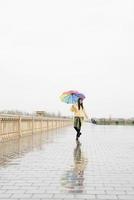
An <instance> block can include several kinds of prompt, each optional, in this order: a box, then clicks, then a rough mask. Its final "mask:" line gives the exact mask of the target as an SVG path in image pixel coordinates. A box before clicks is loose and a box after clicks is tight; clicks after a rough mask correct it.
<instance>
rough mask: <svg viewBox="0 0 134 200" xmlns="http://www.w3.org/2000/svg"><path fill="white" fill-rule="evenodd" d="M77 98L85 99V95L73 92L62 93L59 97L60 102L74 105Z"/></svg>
mask: <svg viewBox="0 0 134 200" xmlns="http://www.w3.org/2000/svg"><path fill="white" fill-rule="evenodd" d="M79 98H81V99H85V95H84V94H82V93H80V92H78V91H75V90H69V91H66V92H63V93H62V95H61V96H60V99H61V101H62V102H65V103H67V104H75V103H76V102H77V101H78V99H79Z"/></svg>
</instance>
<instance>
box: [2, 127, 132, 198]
mask: <svg viewBox="0 0 134 200" xmlns="http://www.w3.org/2000/svg"><path fill="white" fill-rule="evenodd" d="M133 133H134V126H99V125H97V126H96V125H91V124H84V125H83V127H82V135H81V138H80V142H76V141H75V134H76V133H75V130H73V128H72V127H66V128H62V129H57V130H53V131H49V132H45V133H39V134H33V135H32V136H28V137H24V138H20V139H17V140H15V141H10V142H5V143H2V144H0V199H2V200H4V199H6V200H7V199H14V200H23V199H30V200H31V199H36V200H43V199H52V200H53V199H57V200H67V199H81V200H82V199H83V200H93V199H95V200H123V199H124V200H129V199H132V200H133V199H134V170H133V169H134V145H133V141H134V134H133Z"/></svg>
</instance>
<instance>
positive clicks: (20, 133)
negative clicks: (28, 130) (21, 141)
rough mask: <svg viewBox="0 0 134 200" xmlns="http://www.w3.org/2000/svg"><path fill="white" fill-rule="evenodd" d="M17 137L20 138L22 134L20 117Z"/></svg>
mask: <svg viewBox="0 0 134 200" xmlns="http://www.w3.org/2000/svg"><path fill="white" fill-rule="evenodd" d="M19 136H20V137H21V136H22V132H21V116H20V117H19Z"/></svg>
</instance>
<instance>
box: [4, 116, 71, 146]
mask: <svg viewBox="0 0 134 200" xmlns="http://www.w3.org/2000/svg"><path fill="white" fill-rule="evenodd" d="M71 123H72V120H71V119H66V118H46V117H22V116H18V117H17V116H16V117H11V116H10V117H0V142H3V141H6V140H10V139H13V138H16V137H21V136H24V135H28V134H33V133H37V132H44V131H47V130H50V129H55V128H61V127H65V126H68V125H70V124H71Z"/></svg>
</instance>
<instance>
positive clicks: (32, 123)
mask: <svg viewBox="0 0 134 200" xmlns="http://www.w3.org/2000/svg"><path fill="white" fill-rule="evenodd" d="M33 133H34V117H32V134H33Z"/></svg>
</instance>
